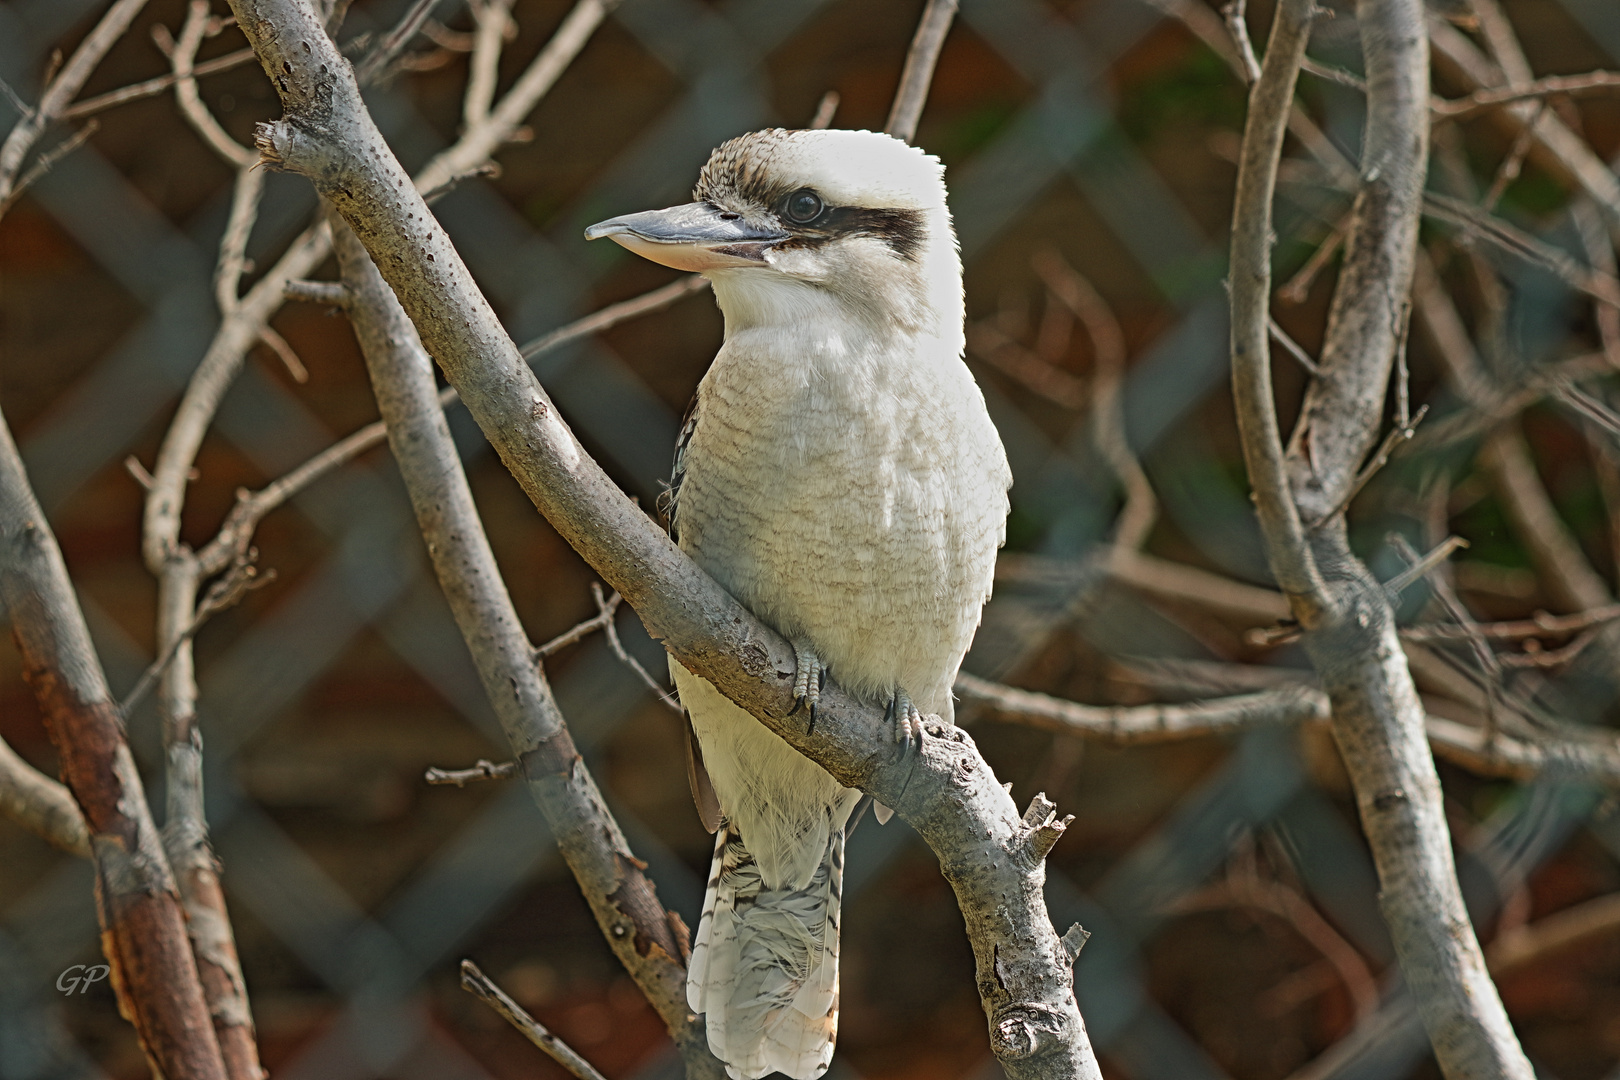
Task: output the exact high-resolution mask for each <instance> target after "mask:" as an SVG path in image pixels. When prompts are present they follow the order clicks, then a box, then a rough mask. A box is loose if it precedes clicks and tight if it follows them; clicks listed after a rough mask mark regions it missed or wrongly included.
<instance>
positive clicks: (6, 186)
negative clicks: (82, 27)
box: [0, 0, 146, 213]
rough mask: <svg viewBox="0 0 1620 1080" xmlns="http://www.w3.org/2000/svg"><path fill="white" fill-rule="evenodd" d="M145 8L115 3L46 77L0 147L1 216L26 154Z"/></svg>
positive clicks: (132, 1) (138, 2)
mask: <svg viewBox="0 0 1620 1080" xmlns="http://www.w3.org/2000/svg"><path fill="white" fill-rule="evenodd" d="M145 6H146V0H117V2H116V3H114V4H113V5H112V6H111V7H109V8H108V9H107V13H106V14H105V15H103V16H102V17H101V21H100V22H98V23H96V25H95V28H94V29H93V30H91V31H90V33H89V34H87V35H86V36H85V39H84V40H83V41H81V42H80V43H79V47H78V48H77V49H75V50H73V56H72V58H71V59H69V60H68V62H67V63H66V64H65V65H63V67H62V70H61V71H60V72H59V73H57V74H56V75H55V76H54V77H47V78H46V80H45V82H46V86H45V92H44V93H43V94H41V95H40V99H39V105H38V106H37V107H36V108H34V109H32V110H30V111H27V112H25V113H23V115H22V116H21V117H19V118H18V120H17V124H16V126H15V127H13V128H12V129H11V132H10V133H9V134H8V135H7V136H6V141H5V142H4V143H3V144H0V213H4V212H5V209H6V208H7V207H9V206H10V205H11V203H12V201H13V196H14V195H15V194H16V190H17V181H18V177H19V176H20V175H21V173H22V167H23V162H24V161H26V160H27V158H28V151H29V150H31V149H33V146H34V144H35V143H36V142H38V141H39V137H40V136H41V135H43V134H44V133H45V129H46V128H47V127H49V126H50V125H51V124H52V123H54V122H55V121H56V120H58V119H60V118H61V116H62V113H63V112H64V111H66V109H67V107H68V103H69V102H71V101H72V100H73V95H75V94H77V93H78V92H79V89H80V87H82V86H84V83H85V80H86V79H88V78H90V73H91V72H92V71H94V70H95V69H96V65H97V64H99V63H101V58H102V57H104V56H106V55H107V51H108V50H109V49H111V48H112V47H113V44H114V43H115V42H117V41H118V39H119V38H121V37H123V36H124V31H126V30H128V29H129V24H130V23H132V22H133V21H134V20H135V16H136V15H138V14H140V11H141V8H143V7H145Z"/></svg>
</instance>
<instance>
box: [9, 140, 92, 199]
mask: <svg viewBox="0 0 1620 1080" xmlns="http://www.w3.org/2000/svg"><path fill="white" fill-rule="evenodd" d="M100 130H101V122H100V121H99V120H91V121H90V122H89V123H87V124H85V125H84V127H82V128H80V129H79V130H78V131H75V132H74V133H73V134H72V135H69V136H68V137H67V138H65V139H63V140H62V141H61V142H59V143H57V144H56V145H55V146H53V147H51V148H50V149H49V150H47V151H45V152H44V153H43V154H41V155H39V157H37V158H35V159H34V163H33V164H32V165H30V166H29V167H28V171H27V172H25V173H23V174H22V177H21V178H20V179H18V181H17V183H16V184H15V185H14V186H13V187H12V189H11V195H10V196H9V197H8V198H7V199H5V200H3V201H0V215H3V214H4V213H5V212H6V211H7V210H9V209H10V208H11V205H12V203H15V202H16V201H17V200H18V199H19V198H21V197H22V194H23V192H25V191H27V190H28V189H29V188H31V187H33V186H34V185H35V184H36V183H38V182H39V180H40V178H41V177H42V176H44V175H45V174H46V173H49V172H50V171H51V170H52V169H53V168H55V167H56V163H57V162H58V161H61V160H62V159H63V158H65V157H67V156H68V155H69V154H71V153H73V151H75V150H77V149H78V148H79V147H81V146H83V145H84V144H85V143H87V142H89V141H90V137H91V136H92V135H94V134H95V133H96V132H98V131H100Z"/></svg>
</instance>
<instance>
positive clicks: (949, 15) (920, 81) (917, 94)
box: [883, 0, 958, 142]
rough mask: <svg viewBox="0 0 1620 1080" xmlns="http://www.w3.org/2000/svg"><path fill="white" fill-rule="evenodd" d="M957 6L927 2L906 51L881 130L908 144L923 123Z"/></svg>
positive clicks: (952, 0) (949, 1) (946, 0)
mask: <svg viewBox="0 0 1620 1080" xmlns="http://www.w3.org/2000/svg"><path fill="white" fill-rule="evenodd" d="M957 2H958V0H928V3H927V6H925V7H924V8H923V13H922V18H921V19H919V20H917V33H916V35H915V36H914V37H913V38H912V39H911V48H910V49H908V50H907V51H906V64H905V67H903V68H901V70H900V88H899V89H898V90H896V91H895V94H894V103H893V105H891V106H890V108H889V119H888V120H887V121H886V122H885V123H884V125H883V130H884V131H887V132H888V133H889V134H890V135H893V136H894V137H895V138H897V139H901V140H903V141H905V142H911V141H912V140H913V139H915V138H916V137H917V122H918V121H919V120H921V119H922V112H923V106H924V105H926V104H928V88H929V86H930V85H932V84H933V81H934V68H935V67H937V66H938V65H939V54H940V51H941V50H942V49H944V47H945V35H947V34H949V33H950V31H951V21H952V20H953V19H955V18H956V7H957Z"/></svg>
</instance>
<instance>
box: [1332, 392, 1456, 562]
mask: <svg viewBox="0 0 1620 1080" xmlns="http://www.w3.org/2000/svg"><path fill="white" fill-rule="evenodd" d="M1427 415H1429V407H1428V406H1427V405H1424V406H1422V407H1421V408H1419V409H1418V411H1417V415H1415V416H1413V417H1412V418H1411V419H1410V421H1408V422H1407V423H1405V424H1399V423H1397V424H1396V425H1395V426H1394V427H1392V428H1390V429H1389V433H1388V434H1387V435H1385V436H1384V441H1383V442H1381V443H1379V444H1378V449H1377V450H1375V451H1373V456H1372V458H1371V459H1369V460H1368V462H1367V464H1365V465H1363V466H1362V467H1361V469H1360V471H1358V472H1357V473H1356V475H1355V477H1354V478H1353V479H1352V480H1351V481H1350V484H1349V486H1348V487H1347V488H1345V492H1344V494H1343V495H1342V496H1341V497H1340V499H1339V501H1338V502H1337V503H1335V504H1334V505H1333V506H1332V507H1330V508H1329V509H1328V511H1327V513H1325V514H1323V515H1322V516H1321V517H1320V518H1319V519H1317V520H1316V521H1313V522H1311V530H1312V531H1313V532H1314V531H1315V530H1317V529H1320V528H1323V527H1324V526H1326V525H1329V524H1331V523H1332V522H1334V521H1337V520H1338V518H1339V515H1340V514H1343V513H1344V512H1345V510H1347V509H1349V506H1350V504H1351V503H1352V502H1354V501H1355V498H1356V496H1357V495H1359V494H1361V489H1362V488H1364V487H1366V486H1367V482H1368V481H1370V480H1371V479H1372V478H1373V477H1374V476H1376V475H1378V470H1380V469H1382V468H1383V467H1384V466H1385V465H1388V464H1389V459H1390V457H1391V456H1393V455H1394V453H1395V451H1396V449H1397V448H1398V447H1400V446H1401V445H1402V444H1403V443H1408V442H1411V441H1412V436H1414V435H1416V434H1417V426H1418V425H1419V424H1421V423H1423V418H1424V417H1425V416H1427Z"/></svg>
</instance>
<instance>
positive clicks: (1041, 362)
mask: <svg viewBox="0 0 1620 1080" xmlns="http://www.w3.org/2000/svg"><path fill="white" fill-rule="evenodd" d="M967 343H968V349H969V351H971V352H972V354H973V355H974V356H976V357H978V358H979V359H981V360H983V361H985V362H986V363H988V364H990V365H991V366H992V367H994V368H995V369H996V370H997V371H1000V372H1001V373H1002V374H1004V375H1006V376H1007V377H1009V378H1011V379H1013V380H1015V381H1016V382H1018V383H1019V384H1020V385H1022V386H1023V387H1025V388H1026V389H1028V390H1030V391H1033V392H1034V393H1036V394H1039V395H1040V396H1041V397H1043V398H1045V399H1046V400H1048V401H1050V402H1051V403H1052V404H1054V405H1060V406H1062V407H1063V408H1065V409H1079V408H1081V407H1082V406H1084V405H1085V403H1086V398H1087V394H1086V384H1085V382H1084V381H1083V380H1081V379H1080V378H1078V377H1077V376H1074V375H1071V374H1070V373H1069V372H1067V371H1064V370H1063V369H1062V368H1060V367H1056V366H1054V365H1053V364H1052V363H1050V362H1049V361H1048V360H1046V359H1045V358H1044V357H1042V356H1040V355H1039V354H1038V353H1035V352H1032V351H1031V350H1029V349H1026V348H1025V347H1024V346H1023V345H1020V344H1019V343H1018V342H1016V341H1014V340H1013V339H1012V338H1010V337H1008V336H1007V335H1006V334H1004V333H1002V332H1001V331H1000V330H999V329H997V328H996V327H995V325H994V324H993V322H992V320H989V319H985V320H982V321H980V322H976V323H970V324H969V325H968V327H967Z"/></svg>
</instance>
